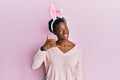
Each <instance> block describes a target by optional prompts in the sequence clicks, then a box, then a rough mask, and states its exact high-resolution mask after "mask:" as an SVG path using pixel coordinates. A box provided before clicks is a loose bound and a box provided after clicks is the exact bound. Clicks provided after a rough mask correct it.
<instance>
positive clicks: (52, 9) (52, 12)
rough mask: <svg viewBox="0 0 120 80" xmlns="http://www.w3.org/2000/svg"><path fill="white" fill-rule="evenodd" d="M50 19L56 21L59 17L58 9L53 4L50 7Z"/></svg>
mask: <svg viewBox="0 0 120 80" xmlns="http://www.w3.org/2000/svg"><path fill="white" fill-rule="evenodd" d="M50 17H51V18H52V19H55V18H56V17H57V14H56V9H55V7H54V6H53V5H52V4H51V5H50Z"/></svg>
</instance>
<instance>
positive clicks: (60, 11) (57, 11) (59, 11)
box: [56, 9, 63, 18]
mask: <svg viewBox="0 0 120 80" xmlns="http://www.w3.org/2000/svg"><path fill="white" fill-rule="evenodd" d="M56 13H57V16H58V17H60V18H62V17H63V9H60V10H56Z"/></svg>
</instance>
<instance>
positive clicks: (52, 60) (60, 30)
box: [32, 15, 82, 80]
mask: <svg viewBox="0 0 120 80" xmlns="http://www.w3.org/2000/svg"><path fill="white" fill-rule="evenodd" d="M49 30H50V32H52V33H53V34H54V35H56V36H57V38H58V39H57V41H56V40H54V39H49V38H48V37H47V40H46V42H45V44H44V45H43V46H42V47H41V48H40V49H39V50H38V52H37V53H36V54H35V56H34V58H33V63H32V69H37V68H39V67H40V66H41V64H42V63H43V62H44V63H45V69H46V80H82V64H81V62H82V61H81V60H82V59H81V54H82V53H81V49H80V48H79V47H78V46H77V45H76V44H75V43H73V42H71V41H70V40H69V39H68V37H69V29H68V26H67V23H66V20H65V19H64V18H63V17H59V16H58V15H57V16H56V18H55V19H51V20H50V21H49Z"/></svg>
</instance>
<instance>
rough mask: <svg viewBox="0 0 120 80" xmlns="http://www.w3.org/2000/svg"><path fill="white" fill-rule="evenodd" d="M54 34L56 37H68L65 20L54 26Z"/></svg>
mask: <svg viewBox="0 0 120 80" xmlns="http://www.w3.org/2000/svg"><path fill="white" fill-rule="evenodd" d="M54 34H55V35H56V36H57V37H58V39H68V36H69V29H68V27H67V24H66V23H65V22H61V23H59V24H58V25H57V27H56V28H55V31H54Z"/></svg>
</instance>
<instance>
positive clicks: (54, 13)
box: [50, 4, 63, 31]
mask: <svg viewBox="0 0 120 80" xmlns="http://www.w3.org/2000/svg"><path fill="white" fill-rule="evenodd" d="M50 17H51V18H52V19H53V21H52V23H51V30H52V31H53V23H54V22H55V20H57V18H58V17H59V18H62V17H63V11H62V9H60V10H56V9H55V7H54V6H53V5H52V4H51V5H50Z"/></svg>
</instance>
